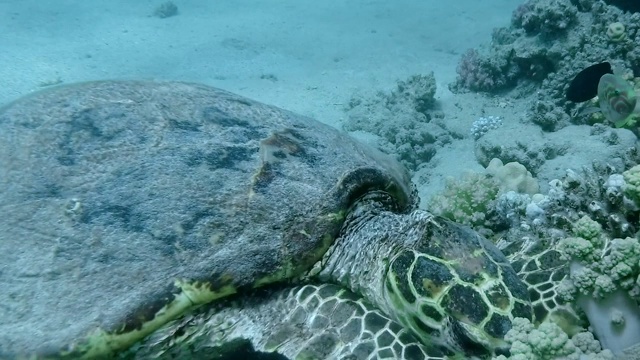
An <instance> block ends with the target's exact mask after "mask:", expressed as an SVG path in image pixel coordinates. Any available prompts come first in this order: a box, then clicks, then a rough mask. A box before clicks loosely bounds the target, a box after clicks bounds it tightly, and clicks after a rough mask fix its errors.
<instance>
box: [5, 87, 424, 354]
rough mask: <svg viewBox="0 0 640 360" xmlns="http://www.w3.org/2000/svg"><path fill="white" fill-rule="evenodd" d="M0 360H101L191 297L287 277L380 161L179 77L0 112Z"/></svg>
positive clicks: (386, 166) (38, 98)
mask: <svg viewBox="0 0 640 360" xmlns="http://www.w3.org/2000/svg"><path fill="white" fill-rule="evenodd" d="M0 169H1V170H0V184H1V187H0V205H1V206H2V211H3V215H2V216H1V217H0V234H1V235H0V264H2V267H1V268H0V287H1V288H2V291H0V304H2V306H0V357H2V358H7V357H9V358H11V357H26V356H36V357H62V358H65V357H70V358H71V357H73V358H77V357H87V358H96V357H104V356H109V355H110V354H112V353H114V352H117V351H118V350H121V349H125V348H127V347H129V346H130V345H131V344H133V343H134V342H135V341H137V340H139V339H141V338H143V337H144V336H146V335H148V334H150V333H151V332H153V331H155V330H156V329H157V328H159V327H160V326H161V325H163V324H164V323H166V322H168V321H170V320H172V319H175V318H177V317H178V316H180V315H181V314H183V313H184V312H186V311H188V310H189V309H191V308H193V307H194V306H198V305H200V304H203V303H207V302H211V301H214V300H215V299H218V298H221V297H225V296H228V295H230V294H232V293H236V292H240V291H243V290H246V289H251V288H254V287H259V286H262V285H266V284H270V283H274V282H278V281H282V280H285V279H290V278H293V277H295V276H297V275H299V274H302V273H304V272H305V270H306V269H309V268H310V267H311V266H312V264H314V263H315V262H316V261H317V260H318V259H320V258H321V256H322V254H323V253H324V252H325V251H326V249H327V248H328V247H329V246H330V244H331V243H332V241H333V240H334V239H335V238H336V237H337V236H338V233H339V231H340V229H341V226H342V223H343V219H344V216H345V212H346V211H347V210H348V208H349V206H350V205H351V204H352V203H353V202H354V201H355V200H356V199H357V198H358V197H359V196H361V195H363V194H365V193H368V192H370V191H385V192H388V193H389V194H391V195H392V197H393V198H394V199H395V200H396V203H397V204H396V205H397V208H396V209H395V210H396V211H408V210H410V209H411V208H412V207H414V206H415V204H416V198H415V195H413V194H414V192H413V191H412V188H411V185H410V179H409V176H408V175H407V173H406V171H405V170H404V169H403V168H402V167H401V166H399V165H398V164H397V163H396V162H394V161H392V160H390V159H388V158H386V157H385V156H383V155H381V154H379V153H377V152H376V151H373V150H371V149H369V148H367V147H365V146H363V145H361V144H359V143H358V142H356V141H355V140H353V139H351V138H350V137H349V136H347V135H345V134H344V133H342V132H339V131H337V130H335V129H333V128H331V127H329V126H327V125H324V124H322V123H319V122H317V121H314V120H312V119H310V118H307V117H303V116H299V115H296V114H293V113H291V112H288V111H285V110H282V109H279V108H276V107H273V106H268V105H264V104H261V103H259V102H256V101H252V100H249V99H246V98H243V97H241V96H238V95H234V94H231V93H229V92H225V91H222V90H218V89H215V88H211V87H207V86H204V85H198V84H189V83H180V82H136V81H105V82H91V83H82V84H76V85H70V86H63V87H58V88H53V89H49V90H46V91H42V92H39V93H36V94H33V95H31V96H28V97H26V98H23V99H21V100H18V101H16V102H14V103H12V104H9V105H8V106H6V107H4V108H2V109H0Z"/></svg>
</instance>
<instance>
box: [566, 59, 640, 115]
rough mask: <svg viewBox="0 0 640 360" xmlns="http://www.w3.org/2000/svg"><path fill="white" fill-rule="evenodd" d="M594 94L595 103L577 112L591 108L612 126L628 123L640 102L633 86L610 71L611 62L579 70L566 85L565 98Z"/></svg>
mask: <svg viewBox="0 0 640 360" xmlns="http://www.w3.org/2000/svg"><path fill="white" fill-rule="evenodd" d="M596 95H597V96H598V105H599V106H598V107H588V108H584V109H582V110H581V111H580V113H579V114H578V115H580V116H582V115H588V114H592V113H595V112H602V114H603V115H604V116H605V117H606V118H607V120H609V121H611V122H612V123H613V124H614V125H615V127H618V128H619V127H623V126H625V125H631V124H630V122H631V121H632V120H633V119H634V118H635V115H636V114H638V113H640V102H639V101H638V97H637V96H636V93H635V91H634V89H633V86H631V84H629V82H627V81H626V80H624V79H623V78H622V77H621V76H620V75H618V74H616V73H614V71H613V70H612V68H611V64H610V63H608V62H603V63H600V64H595V65H591V66H589V67H588V68H586V69H584V70H582V71H580V72H579V73H578V75H576V77H575V78H574V79H573V80H572V81H571V83H570V84H569V88H568V89H567V94H566V96H567V100H569V101H572V102H585V101H588V100H590V99H593V98H594V97H596Z"/></svg>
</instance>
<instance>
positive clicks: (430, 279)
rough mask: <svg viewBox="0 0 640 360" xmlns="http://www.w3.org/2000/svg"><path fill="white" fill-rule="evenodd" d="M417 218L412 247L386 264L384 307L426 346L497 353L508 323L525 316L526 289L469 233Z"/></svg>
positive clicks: (495, 252) (492, 250) (499, 257)
mask: <svg viewBox="0 0 640 360" xmlns="http://www.w3.org/2000/svg"><path fill="white" fill-rule="evenodd" d="M421 221H422V223H421V225H422V226H419V227H418V228H419V229H420V230H419V231H420V233H421V234H418V237H416V240H417V241H416V242H415V243H414V244H413V246H411V247H408V248H404V249H402V250H400V251H398V252H397V253H395V254H394V255H393V256H392V257H391V258H390V260H389V264H388V268H387V272H386V275H385V279H384V297H385V301H386V302H387V303H388V305H389V306H388V307H389V308H391V309H393V310H392V311H397V314H396V315H397V319H398V321H400V322H401V323H403V325H405V326H407V327H408V328H410V329H412V330H413V331H414V333H415V334H416V335H417V336H419V337H420V338H421V339H422V340H423V341H424V342H425V343H428V344H434V345H436V344H437V345H441V346H443V347H445V348H447V349H449V350H450V352H452V353H463V352H464V353H466V355H483V354H491V353H496V352H500V349H502V348H505V347H506V343H505V342H504V340H503V338H504V335H505V334H506V332H507V331H509V329H511V322H512V320H513V318H515V317H525V318H531V306H530V304H529V299H528V293H527V288H526V286H525V285H524V284H523V283H522V282H521V281H520V280H519V279H518V278H517V276H516V273H515V271H514V270H513V269H512V268H511V267H510V265H509V263H508V262H507V259H506V258H505V257H504V255H502V254H501V253H500V251H499V250H498V249H496V248H495V247H494V246H493V244H490V243H489V242H488V241H486V240H485V239H483V238H482V237H480V236H479V235H478V234H476V233H475V232H474V231H473V230H471V229H469V228H466V227H463V226H461V225H458V224H455V223H453V222H450V221H448V220H446V219H442V218H437V217H434V216H432V215H429V216H427V217H424V218H423V219H421Z"/></svg>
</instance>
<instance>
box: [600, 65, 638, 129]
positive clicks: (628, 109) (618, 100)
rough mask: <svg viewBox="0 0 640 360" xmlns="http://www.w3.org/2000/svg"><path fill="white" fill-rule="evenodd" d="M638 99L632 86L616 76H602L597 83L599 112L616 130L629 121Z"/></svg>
mask: <svg viewBox="0 0 640 360" xmlns="http://www.w3.org/2000/svg"><path fill="white" fill-rule="evenodd" d="M637 103H638V97H637V96H636V92H635V91H634V90H633V86H631V84H629V82H627V81H626V80H625V79H623V78H621V77H620V76H618V75H613V74H604V75H603V76H602V77H601V78H600V81H599V82H598V104H599V105H600V111H602V113H603V114H604V116H605V117H606V118H607V119H609V121H611V122H612V123H613V124H614V125H615V126H616V127H617V128H619V127H622V126H625V125H627V123H628V122H629V120H631V118H632V115H633V114H634V111H635V110H636V106H637Z"/></svg>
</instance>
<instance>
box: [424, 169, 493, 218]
mask: <svg viewBox="0 0 640 360" xmlns="http://www.w3.org/2000/svg"><path fill="white" fill-rule="evenodd" d="M499 191H500V185H499V183H498V182H497V181H496V180H494V179H493V178H491V177H490V176H487V175H485V174H478V173H474V172H469V173H466V174H465V175H463V176H462V178H461V179H460V180H454V179H448V180H447V183H446V185H445V189H444V192H443V193H441V194H438V195H436V196H434V197H433V198H432V199H431V202H430V204H429V209H430V211H431V212H433V213H434V214H437V215H441V216H444V217H446V218H448V219H451V220H453V221H456V222H458V223H462V224H465V225H471V226H481V225H484V224H485V220H486V215H487V213H488V212H489V211H490V207H491V203H492V202H493V201H494V200H495V199H496V197H497V196H498V192H499Z"/></svg>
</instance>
